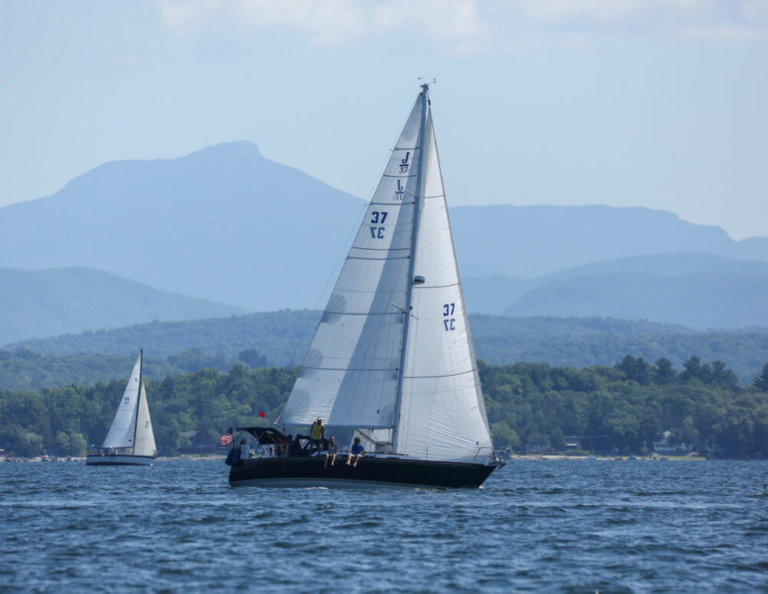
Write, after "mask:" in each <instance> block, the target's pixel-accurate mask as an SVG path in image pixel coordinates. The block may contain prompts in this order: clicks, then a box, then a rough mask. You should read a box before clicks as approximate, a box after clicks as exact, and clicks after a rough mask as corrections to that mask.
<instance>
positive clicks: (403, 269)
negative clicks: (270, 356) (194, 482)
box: [278, 100, 423, 428]
mask: <svg viewBox="0 0 768 594" xmlns="http://www.w3.org/2000/svg"><path fill="white" fill-rule="evenodd" d="M422 109H423V107H422V101H421V100H417V101H416V104H415V105H414V107H413V109H412V110H411V114H410V116H409V117H408V120H407V122H406V124H405V127H404V128H403V131H402V133H401V135H400V138H399V139H398V141H397V144H396V145H395V148H394V149H393V151H392V155H391V157H390V159H389V162H388V164H387V166H386V169H385V171H384V175H383V177H382V179H381V182H380V183H379V186H378V188H377V189H376V192H375V193H374V195H373V198H372V199H371V202H370V204H369V205H368V209H367V211H366V213H365V217H364V218H363V221H362V224H361V226H360V229H359V231H358V234H357V236H356V238H355V241H354V243H353V244H352V248H351V249H350V252H349V255H348V256H347V259H346V261H345V263H344V266H343V268H342V270H341V273H340V275H339V279H338V280H337V282H336V286H335V287H334V289H333V292H332V293H331V296H330V299H329V300H328V305H327V306H326V308H325V312H324V313H323V317H322V319H321V321H320V324H319V325H318V328H317V331H316V333H315V337H314V339H313V340H312V344H311V346H310V349H309V351H308V353H307V356H306V358H305V360H304V363H303V365H302V367H301V371H300V373H299V377H298V379H297V380H296V383H295V384H294V387H293V390H292V391H291V394H290V396H289V398H288V402H287V404H286V407H285V410H284V411H283V414H282V415H281V417H280V419H279V420H278V422H280V423H283V424H286V425H308V424H310V423H312V422H313V421H314V420H315V419H317V418H318V417H320V418H322V419H323V420H324V421H325V422H326V424H328V425H331V426H338V427H360V428H363V427H364V428H382V427H391V426H392V423H393V417H394V403H395V397H396V393H397V381H398V368H399V366H400V355H401V349H402V346H403V316H404V311H405V306H406V295H407V283H408V276H409V275H408V269H409V258H410V251H411V235H412V229H413V208H414V200H415V196H416V194H417V192H416V183H417V181H416V170H417V164H418V158H419V156H418V153H419V145H418V141H419V133H420V127H421V114H422Z"/></svg>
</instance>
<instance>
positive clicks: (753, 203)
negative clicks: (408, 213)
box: [0, 0, 768, 239]
mask: <svg viewBox="0 0 768 594" xmlns="http://www.w3.org/2000/svg"><path fill="white" fill-rule="evenodd" d="M767 64H768V0H514V1H512V0H508V1H501V0H419V1H416V0H366V1H362V0H358V1H353V0H279V1H276V0H269V1H266V0H247V1H246V0H230V1H224V0H199V1H196V2H191V1H185V0H135V1H125V2H117V1H112V2H108V1H102V0H93V1H79V0H68V1H61V0H53V1H42V0H3V1H2V2H0V206H2V205H6V204H11V203H14V202H19V201H23V200H29V199H34V198H39V197H43V196H47V195H50V194H53V193H54V192H56V191H57V190H58V189H60V188H61V187H62V186H63V185H64V184H66V183H67V182H68V181H69V180H71V179H72V178H74V177H76V176H78V175H81V174H83V173H85V172H86V171H88V170H89V169H92V168H93V167H96V166H98V165H100V164H102V163H104V162H107V161H113V160H123V159H153V158H175V157H179V156H182V155H185V154H188V153H191V152H194V151H196V150H199V149H201V148H204V147H207V146H211V145H214V144H218V143H221V142H229V141H235V140H249V141H252V142H254V143H256V144H257V145H258V147H259V149H260V151H261V153H262V154H263V155H264V156H265V157H267V158H269V159H272V160H274V161H278V162H280V163H283V164H286V165H289V166H291V167H295V168H297V169H300V170H302V171H304V172H306V173H308V174H309V175H312V176H313V177H316V178H318V179H320V180H322V181H324V182H326V183H328V184H330V185H332V186H334V187H337V188H339V189H342V190H345V191H347V192H349V193H351V194H354V195H356V196H359V197H361V198H365V199H367V198H369V197H370V196H371V194H372V192H373V190H374V188H375V186H376V184H377V182H378V178H379V176H380V174H381V172H382V169H383V166H384V164H385V162H386V160H387V157H388V149H389V148H391V145H392V143H394V141H395V140H396V138H397V136H398V134H399V131H400V127H401V126H402V124H403V123H404V121H405V118H406V116H407V114H408V111H409V109H410V107H411V105H412V103H413V101H414V100H415V98H416V95H417V93H418V89H419V77H423V78H425V79H428V80H432V79H436V81H437V83H436V84H434V85H433V86H432V89H431V97H432V108H433V117H434V122H435V129H436V134H437V139H438V145H439V147H440V157H441V163H442V167H443V174H444V178H445V185H446V192H447V198H448V201H449V204H451V205H482V204H514V205H528V204H564V205H566V204H567V205H580V204H608V205H614V206H646V207H649V208H656V209H663V210H669V211H672V212H675V213H677V214H678V215H679V216H680V217H681V218H683V219H685V220H688V221H691V222H694V223H699V224H707V225H717V226H720V227H722V228H724V229H725V230H726V231H727V232H728V233H729V235H730V236H731V237H733V238H734V239H743V238H746V237H751V236H768V195H767V194H768V192H767V191H766V188H768V164H767V163H766V157H768V108H767V107H766V106H768V67H767V66H766V65H767Z"/></svg>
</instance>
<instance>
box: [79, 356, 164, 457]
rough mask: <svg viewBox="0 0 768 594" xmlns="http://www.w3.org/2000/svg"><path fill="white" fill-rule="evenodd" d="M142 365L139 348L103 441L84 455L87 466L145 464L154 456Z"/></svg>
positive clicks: (155, 454) (142, 359)
mask: <svg viewBox="0 0 768 594" xmlns="http://www.w3.org/2000/svg"><path fill="white" fill-rule="evenodd" d="M143 364H144V350H143V349H142V350H141V351H139V358H138V359H136V363H135V365H134V366H133V373H131V377H130V379H129V380H128V385H127V386H126V387H125V392H124V393H123V397H122V400H120V406H118V408H117V412H116V413H115V418H114V420H113V421H112V426H111V427H110V428H109V432H108V433H107V437H106V438H105V439H104V443H102V444H101V447H100V448H98V449H97V450H96V451H93V452H90V451H89V452H88V455H87V456H86V458H85V463H86V464H88V465H89V466H98V465H148V464H152V462H153V461H154V459H155V457H156V456H157V448H156V447H155V434H154V432H153V431H152V420H151V419H150V418H149V405H148V404H147V392H146V390H145V389H144V382H143V381H142V367H143Z"/></svg>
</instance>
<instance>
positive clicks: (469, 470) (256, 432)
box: [229, 427, 503, 488]
mask: <svg viewBox="0 0 768 594" xmlns="http://www.w3.org/2000/svg"><path fill="white" fill-rule="evenodd" d="M237 433H238V435H240V436H243V435H245V434H250V436H251V437H252V438H253V439H254V440H255V441H256V442H258V443H259V444H260V446H261V448H260V449H261V453H262V454H266V455H262V456H261V457H258V458H246V459H244V460H235V461H234V463H233V464H232V468H231V470H230V473H229V482H230V484H231V485H232V486H237V485H251V486H257V487H258V486H260V487H375V486H390V487H442V488H477V487H479V486H480V485H482V484H483V482H484V481H485V479H487V478H488V476H489V475H490V474H491V473H492V472H493V471H494V470H496V468H498V467H499V466H501V465H502V464H503V462H501V461H499V460H494V462H493V463H490V464H489V463H485V462H483V463H481V462H470V463H467V462H442V461H433V460H412V459H408V458H406V457H403V456H395V455H387V454H373V455H368V456H364V457H362V458H361V459H360V460H358V461H357V463H356V464H353V463H351V462H350V463H349V464H347V457H348V454H346V453H339V454H338V455H337V456H336V457H335V458H333V457H332V456H331V455H326V454H327V452H326V451H322V450H315V449H313V448H311V447H310V445H309V443H308V439H307V437H306V436H304V438H303V439H302V440H301V443H302V444H303V446H299V448H297V450H294V451H292V452H291V453H290V455H289V454H288V452H287V450H285V449H281V450H282V451H281V450H280V449H278V448H276V446H275V444H276V443H280V444H286V443H289V440H288V436H286V435H283V434H282V433H280V432H279V431H277V430H275V429H272V428H265V427H240V428H238V429H237ZM326 445H327V444H326ZM277 452H281V453H279V454H277ZM276 454H277V455H276Z"/></svg>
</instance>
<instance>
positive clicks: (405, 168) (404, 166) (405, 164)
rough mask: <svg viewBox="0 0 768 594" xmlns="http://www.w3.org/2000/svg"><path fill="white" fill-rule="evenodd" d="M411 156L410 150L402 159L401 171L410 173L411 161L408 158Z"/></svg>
mask: <svg viewBox="0 0 768 594" xmlns="http://www.w3.org/2000/svg"><path fill="white" fill-rule="evenodd" d="M410 157H411V153H410V151H408V152H407V153H405V158H404V159H402V160H401V161H400V173H408V166H409V165H410V163H409V162H408V159H409V158H410Z"/></svg>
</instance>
